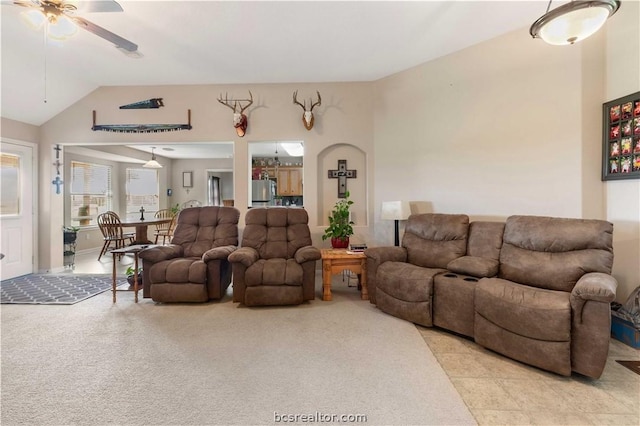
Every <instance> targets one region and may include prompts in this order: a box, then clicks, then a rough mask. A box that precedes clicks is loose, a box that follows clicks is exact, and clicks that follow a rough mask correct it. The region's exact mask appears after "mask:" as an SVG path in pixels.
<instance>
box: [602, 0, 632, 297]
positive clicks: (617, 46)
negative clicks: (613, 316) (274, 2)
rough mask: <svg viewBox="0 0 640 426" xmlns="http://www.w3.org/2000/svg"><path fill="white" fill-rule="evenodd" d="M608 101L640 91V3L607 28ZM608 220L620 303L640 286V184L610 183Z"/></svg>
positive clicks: (627, 6)
mask: <svg viewBox="0 0 640 426" xmlns="http://www.w3.org/2000/svg"><path fill="white" fill-rule="evenodd" d="M606 36H607V38H606V52H607V54H606V75H607V78H606V99H605V100H603V102H607V101H610V100H614V99H617V98H621V97H623V96H627V95H630V94H632V93H635V92H638V91H640V2H637V1H633V2H631V1H627V2H623V4H622V6H621V7H620V10H619V11H618V13H616V14H615V15H614V16H613V17H612V18H611V21H610V22H609V23H608V25H607V31H606ZM605 191H606V192H605V197H606V211H607V220H609V221H610V222H612V223H613V251H614V261H613V275H614V276H615V277H616V278H617V279H618V297H617V299H618V301H620V302H624V301H625V300H626V299H627V297H628V296H629V294H630V293H631V291H632V290H633V289H634V288H636V287H638V286H640V180H637V179H636V180H625V181H607V182H606V184H605Z"/></svg>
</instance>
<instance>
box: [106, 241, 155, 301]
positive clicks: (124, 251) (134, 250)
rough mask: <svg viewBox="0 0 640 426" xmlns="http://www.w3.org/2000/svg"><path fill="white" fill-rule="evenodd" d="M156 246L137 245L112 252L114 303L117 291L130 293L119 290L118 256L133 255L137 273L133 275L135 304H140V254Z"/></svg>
mask: <svg viewBox="0 0 640 426" xmlns="http://www.w3.org/2000/svg"><path fill="white" fill-rule="evenodd" d="M155 246H156V244H149V245H145V244H136V245H133V246H127V247H122V248H119V249H115V250H111V254H112V255H113V276H112V280H113V282H112V284H111V291H112V292H113V303H116V291H130V290H129V289H127V290H124V289H123V290H117V285H116V261H117V257H118V255H123V254H133V267H134V271H135V274H134V275H133V293H134V300H135V303H138V290H139V288H138V253H140V252H141V251H142V250H144V249H146V248H148V247H155Z"/></svg>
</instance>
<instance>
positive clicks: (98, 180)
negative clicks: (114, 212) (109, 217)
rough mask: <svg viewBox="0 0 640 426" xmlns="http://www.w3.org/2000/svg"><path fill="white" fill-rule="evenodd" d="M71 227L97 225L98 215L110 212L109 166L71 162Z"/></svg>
mask: <svg viewBox="0 0 640 426" xmlns="http://www.w3.org/2000/svg"><path fill="white" fill-rule="evenodd" d="M69 193H70V198H71V209H70V211H71V223H70V225H71V226H91V225H97V221H96V218H97V217H98V215H99V214H100V213H104V212H106V211H109V210H111V204H112V189H111V166H105V165H102V164H91V163H84V162H80V161H72V162H71V185H70V186H69Z"/></svg>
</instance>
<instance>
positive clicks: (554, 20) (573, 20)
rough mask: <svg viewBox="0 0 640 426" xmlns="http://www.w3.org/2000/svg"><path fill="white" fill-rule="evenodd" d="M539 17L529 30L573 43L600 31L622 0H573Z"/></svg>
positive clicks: (554, 40) (553, 40)
mask: <svg viewBox="0 0 640 426" xmlns="http://www.w3.org/2000/svg"><path fill="white" fill-rule="evenodd" d="M551 1H552V0H550V1H549V5H548V6H547V12H546V13H545V14H544V15H543V16H541V17H540V18H539V19H538V20H536V21H535V22H534V23H533V25H531V28H530V29H529V33H530V34H531V36H532V37H533V38H541V39H542V40H544V41H546V42H547V43H549V44H552V45H567V44H574V43H576V42H578V41H581V40H584V39H585V38H587V37H589V36H590V35H592V34H594V33H595V32H597V31H598V30H599V29H600V28H601V27H602V26H603V25H604V23H605V22H606V21H607V19H608V18H609V17H610V16H612V15H613V14H614V13H616V12H617V10H618V9H619V8H620V1H619V0H585V1H582V0H575V1H574V0H572V1H571V2H569V3H566V4H564V5H562V6H559V7H557V8H555V9H553V10H551V11H549V8H550V7H551Z"/></svg>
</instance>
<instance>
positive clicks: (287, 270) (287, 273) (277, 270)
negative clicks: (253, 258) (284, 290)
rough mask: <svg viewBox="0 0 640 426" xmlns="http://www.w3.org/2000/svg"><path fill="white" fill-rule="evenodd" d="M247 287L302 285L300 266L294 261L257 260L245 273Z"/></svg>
mask: <svg viewBox="0 0 640 426" xmlns="http://www.w3.org/2000/svg"><path fill="white" fill-rule="evenodd" d="M244 278H245V284H246V286H247V287H250V286H259V285H275V286H281V285H293V286H301V285H302V266H300V264H299V263H298V262H296V261H295V259H259V260H258V261H257V262H255V263H254V264H253V265H251V266H249V267H248V268H247V271H246V272H245V276H244Z"/></svg>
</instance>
